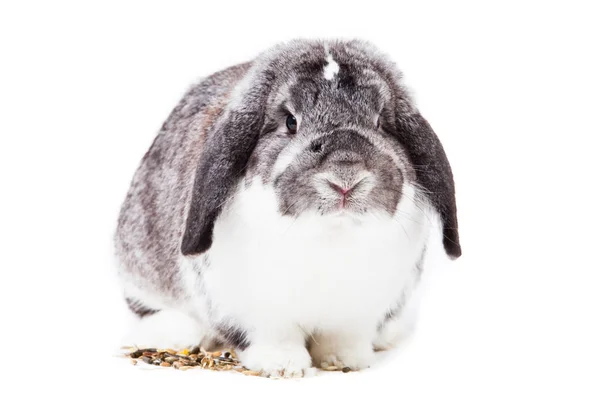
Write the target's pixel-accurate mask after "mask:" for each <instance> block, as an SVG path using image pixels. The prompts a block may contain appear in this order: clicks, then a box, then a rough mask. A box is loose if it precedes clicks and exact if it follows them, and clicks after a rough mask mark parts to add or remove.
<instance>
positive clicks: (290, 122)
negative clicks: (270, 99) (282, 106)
mask: <svg viewBox="0 0 600 400" xmlns="http://www.w3.org/2000/svg"><path fill="white" fill-rule="evenodd" d="M285 126H286V127H287V128H288V131H289V132H290V133H296V129H297V128H298V122H297V121H296V117H294V116H293V115H292V114H289V115H288V116H287V119H286V120H285Z"/></svg>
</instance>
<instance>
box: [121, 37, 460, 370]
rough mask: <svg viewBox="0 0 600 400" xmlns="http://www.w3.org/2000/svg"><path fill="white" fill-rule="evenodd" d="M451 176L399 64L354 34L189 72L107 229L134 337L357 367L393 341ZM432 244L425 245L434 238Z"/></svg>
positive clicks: (288, 363)
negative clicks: (195, 79)
mask: <svg viewBox="0 0 600 400" xmlns="http://www.w3.org/2000/svg"><path fill="white" fill-rule="evenodd" d="M456 212H457V211H456V201H455V189H454V178H453V175H452V170H451V167H450V164H449V162H448V159H447V157H446V154H445V152H444V149H443V147H442V145H441V143H440V141H439V139H438V137H437V136H436V134H435V133H434V131H433V130H432V128H431V127H430V125H429V124H428V122H427V121H426V120H425V119H424V118H423V117H422V116H421V114H420V113H419V111H418V110H417V108H416V107H415V105H414V102H413V101H412V100H411V98H410V96H409V94H408V92H407V89H406V88H405V87H404V86H403V83H402V75H401V72H400V71H399V70H398V69H397V67H396V66H395V64H394V63H393V62H392V61H391V60H390V59H389V58H388V57H387V56H386V55H384V54H383V53H381V52H380V51H379V50H378V49H377V48H376V47H375V46H374V45H372V44H370V43H369V42H365V41H360V40H307V39H303V40H294V41H290V42H287V43H283V44H279V45H277V46H275V47H273V48H271V49H269V50H267V51H265V52H264V53H262V54H260V55H259V56H258V57H256V58H255V59H254V60H252V61H251V62H247V63H243V64H239V65H236V66H233V67H230V68H227V69H225V70H222V71H220V72H217V73H215V74H213V75H211V76H209V77H207V78H205V79H203V80H201V81H200V82H199V83H197V84H196V85H195V86H193V87H192V88H191V89H190V90H189V91H188V92H187V93H186V94H185V95H184V97H183V99H182V100H181V101H180V103H179V104H178V105H177V106H176V108H175V109H174V110H173V111H172V113H171V114H170V116H169V117H168V119H167V120H166V122H165V123H164V125H163V126H162V129H161V130H160V132H159V133H158V135H157V136H156V138H155V140H154V142H153V143H152V145H151V147H150V149H149V150H148V152H147V153H146V154H145V155H144V157H143V159H142V161H141V165H140V166H139V168H138V170H137V172H136V173H135V175H134V178H133V180H132V183H131V187H130V189H129V192H128V193H127V196H126V199H125V201H124V203H123V205H122V208H121V211H120V215H119V219H118V226H117V232H116V235H115V244H116V254H117V258H118V272H119V277H120V281H121V282H122V285H123V291H124V295H125V298H126V301H127V304H128V306H129V308H130V309H131V311H132V312H133V313H135V314H136V315H137V316H138V318H139V323H138V325H137V327H136V329H135V330H134V333H133V334H132V336H131V341H132V342H134V343H135V344H137V345H141V344H144V345H147V346H150V347H187V346H192V345H197V344H203V345H205V346H209V345H210V344H213V345H226V346H231V347H233V348H235V350H236V352H237V354H238V357H239V359H240V361H241V363H242V364H243V365H244V366H245V367H247V368H249V369H252V370H256V371H261V372H262V374H263V375H264V376H285V377H300V376H305V375H310V374H312V373H314V371H315V367H331V366H335V367H342V366H343V367H348V368H351V369H352V370H360V369H364V368H367V367H369V366H370V365H371V364H372V362H373V358H374V349H385V348H389V347H392V346H394V345H395V344H396V342H397V340H398V339H399V338H402V337H405V336H406V334H408V333H409V331H410V330H411V329H412V326H414V320H415V315H416V314H417V309H418V306H417V303H416V299H417V297H418V296H417V292H418V290H419V287H420V286H419V280H420V276H421V274H422V271H423V269H424V268H425V267H426V264H427V254H429V252H430V251H432V250H433V247H434V246H437V247H438V248H439V249H440V251H442V252H445V254H446V255H447V256H448V257H449V258H450V259H456V258H458V257H459V256H460V255H461V246H460V243H459V235H458V222H457V215H456ZM432 238H433V239H432Z"/></svg>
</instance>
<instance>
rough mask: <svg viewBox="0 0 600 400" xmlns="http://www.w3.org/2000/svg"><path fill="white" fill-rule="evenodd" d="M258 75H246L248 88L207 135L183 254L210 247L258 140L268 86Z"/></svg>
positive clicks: (235, 99) (192, 199)
mask: <svg viewBox="0 0 600 400" xmlns="http://www.w3.org/2000/svg"><path fill="white" fill-rule="evenodd" d="M248 75H254V74H250V73H249V74H248ZM260 75H263V74H256V75H254V76H247V77H246V79H244V81H242V82H241V83H240V86H243V85H244V84H245V83H246V81H248V80H249V79H250V78H252V81H251V82H252V86H251V87H250V88H249V89H247V90H246V91H245V93H242V94H238V95H237V96H236V97H238V98H234V99H233V100H232V101H231V102H230V104H229V105H228V107H227V109H226V110H225V111H224V112H223V115H222V116H221V117H220V118H219V119H218V120H217V121H216V123H215V124H214V125H213V127H212V128H211V129H210V130H209V132H208V134H207V138H206V142H205V143H204V149H203V151H202V155H201V156H200V160H199V162H198V166H197V169H196V178H195V181H194V187H193V189H192V195H191V203H190V206H189V212H188V216H187V220H186V225H185V232H184V235H183V240H182V243H181V252H182V253H183V254H184V255H197V254H201V253H203V252H205V251H207V250H208V249H209V248H210V246H211V245H212V240H213V238H212V236H213V228H214V225H215V221H216V219H217V217H218V216H219V214H220V212H221V209H222V208H223V206H224V204H225V203H226V202H227V199H228V198H229V197H230V196H231V194H232V192H233V190H234V189H235V186H236V185H237V183H238V182H239V180H240V178H241V177H242V176H243V175H244V169H245V167H246V164H247V162H248V159H249V158H250V155H251V153H252V151H253V150H254V147H255V146H256V143H257V141H258V137H259V133H260V129H261V127H262V124H263V120H264V108H265V103H266V101H267V96H268V93H269V87H270V85H269V80H268V79H266V77H265V76H260Z"/></svg>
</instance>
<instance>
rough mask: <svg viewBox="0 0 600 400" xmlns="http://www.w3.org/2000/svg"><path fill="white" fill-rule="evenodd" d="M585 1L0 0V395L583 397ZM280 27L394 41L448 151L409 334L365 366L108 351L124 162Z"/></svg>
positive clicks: (586, 312) (131, 162)
mask: <svg viewBox="0 0 600 400" xmlns="http://www.w3.org/2000/svg"><path fill="white" fill-rule="evenodd" d="M593 3H594V2H592V1H590V2H588V3H587V4H584V3H580V2H571V1H569V2H563V3H562V4H560V3H555V2H540V3H532V2H518V3H514V4H510V2H506V1H502V2H497V4H496V5H491V4H490V2H473V3H472V4H467V3H464V2H460V3H458V2H454V1H453V2H440V3H432V2H423V1H422V2H414V3H412V4H406V3H404V2H389V3H384V2H377V1H374V0H369V1H363V2H360V3H357V4H352V3H351V2H348V1H346V2H340V3H338V4H334V3H333V2H325V1H323V0H322V1H318V2H312V1H302V0H294V1H291V0H290V1H280V2H277V3H274V4H271V5H267V4H263V3H259V2H256V1H246V2H243V3H240V4H232V3H225V2H222V1H219V2H216V1H215V2H210V3H206V4H202V3H201V2H195V3H192V4H183V3H179V2H173V1H169V2H164V3H163V5H161V6H159V5H157V4H155V3H153V2H139V3H134V2H118V3H117V2H115V3H112V4H111V3H110V2H95V5H94V4H92V3H91V2H73V3H71V4H67V3H64V2H61V3H57V2H38V3H31V2H12V4H10V3H9V2H3V3H2V6H0V43H1V47H0V58H1V59H2V61H0V71H1V73H0V121H1V124H0V135H1V136H0V138H1V142H0V174H1V186H0V187H1V188H2V194H1V196H0V202H1V207H0V217H1V219H0V234H1V240H0V243H1V246H2V247H1V250H2V258H1V261H0V263H1V267H2V268H1V269H0V274H1V280H0V296H1V300H2V301H1V305H0V306H1V307H2V314H1V318H2V323H1V325H2V328H1V329H0V335H1V346H2V356H1V357H0V359H2V360H0V369H2V370H4V371H3V373H2V375H0V376H1V378H0V380H1V381H2V382H3V383H2V390H3V391H4V394H5V395H7V396H6V397H7V398H8V397H9V396H8V394H10V397H29V396H33V395H35V396H34V397H35V398H37V397H40V396H41V395H42V394H44V393H46V394H53V395H54V394H59V393H60V394H62V395H63V396H64V397H66V398H77V397H79V396H86V397H88V396H92V397H95V396H103V397H107V396H111V397H116V398H120V397H126V396H127V397H131V396H134V395H138V396H142V397H143V398H154V397H156V398H158V397H161V398H163V399H166V398H171V397H173V396H177V397H180V396H185V397H187V396H198V397H200V398H202V397H203V396H209V395H214V394H215V393H216V391H221V392H222V396H237V397H238V398H248V397H250V398H252V397H255V396H260V397H264V398H270V397H278V398H288V397H289V398H326V397H330V398H348V397H349V398H367V397H371V396H384V395H385V396H387V398H403V399H422V398H461V399H495V398H503V399H506V398H514V399H532V398H542V397H544V398H572V399H575V398H576V399H588V398H589V399H592V398H594V399H598V398H600V389H599V386H600V345H599V340H600V321H599V320H600V310H599V309H600V295H599V293H600V261H599V260H598V246H599V245H600V243H599V240H598V239H599V238H600V233H599V227H600V218H599V213H598V206H599V204H600V199H599V196H598V186H599V181H600V179H599V178H598V174H599V172H600V167H599V165H598V157H599V153H598V147H597V145H598V137H599V135H600V129H599V124H598V112H599V110H600V107H599V106H600V102H599V93H600V92H599V89H600V84H599V83H600V80H599V74H600V64H599V63H598V58H597V57H598V52H599V44H598V38H600V32H599V30H598V28H597V26H598V12H597V11H595V10H594V9H593V7H592V5H593ZM17 4H18V5H17ZM167 4H168V6H167ZM294 37H349V38H352V37H359V38H363V39H368V40H371V41H372V42H374V43H375V44H376V45H377V46H378V47H379V48H381V49H382V50H383V51H385V52H387V53H389V54H390V55H391V56H392V57H393V58H394V59H395V60H396V61H397V63H398V65H399V67H400V68H401V69H402V70H403V71H404V73H405V76H406V82H407V83H408V84H409V85H410V87H411V88H412V90H413V92H414V93H415V97H416V100H417V103H418V105H419V107H420V109H421V111H422V113H423V114H424V116H425V117H426V118H427V119H428V120H429V121H430V123H431V124H432V126H433V127H434V129H435V130H436V132H437V133H438V135H439V136H440V138H441V140H442V142H443V144H444V146H445V148H446V151H447V154H448V157H449V159H450V161H451V163H452V166H453V169H454V173H455V177H456V188H457V201H458V208H459V223H460V233H461V238H462V244H463V251H464V256H463V257H462V258H461V259H459V260H458V261H457V262H454V263H449V264H448V265H445V266H444V267H443V268H440V272H441V273H440V274H438V275H437V278H438V279H435V280H434V281H433V283H432V284H431V287H430V290H429V292H428V294H427V297H426V299H425V302H424V304H423V310H422V321H421V325H420V326H419V329H418V331H417V333H416V335H415V336H414V337H413V339H412V340H410V342H408V343H406V345H404V346H403V347H402V348H401V349H399V350H397V351H394V352H391V353H388V354H384V355H382V357H383V358H384V359H385V361H382V362H380V363H378V364H377V365H375V366H374V367H373V368H371V369H369V370H368V371H365V372H361V373H352V374H336V373H329V374H327V375H325V376H319V377H316V378H311V379H304V380H299V381H273V380H268V379H260V378H251V377H244V376H242V375H236V374H227V373H210V372H203V371H187V372H180V371H174V370H173V371H169V370H160V371H143V370H141V369H139V368H134V367H132V366H131V365H129V364H128V363H127V361H126V360H122V359H119V358H115V357H113V356H112V355H113V354H114V352H115V349H116V348H117V345H118V344H119V340H120V338H121V335H122V334H123V333H124V329H125V327H126V322H127V316H128V315H127V312H126V309H125V307H124V304H123V300H122V298H121V297H120V293H119V290H118V287H117V285H116V283H115V281H114V259H113V255H112V254H113V253H112V234H113V231H114V228H115V225H116V217H117V213H118V209H119V206H120V203H121V201H122V200H123V198H124V195H125V193H126V190H127V188H128V185H129V181H130V179H131V177H132V174H133V172H134V170H135V168H136V167H137V164H138V162H139V160H140V159H141V157H142V155H143V154H144V152H145V151H146V150H147V148H148V146H149V145H150V143H151V142H152V139H153V137H154V135H155V134H156V132H157V131H158V129H159V128H160V126H161V124H162V122H163V120H164V119H165V118H166V117H167V115H168V113H169V112H170V111H171V109H172V108H173V107H174V105H175V104H176V102H177V101H178V100H179V98H180V96H181V95H182V94H183V92H184V91H185V90H186V89H187V87H188V86H189V85H190V84H191V83H192V82H194V81H195V80H196V79H197V78H199V77H201V76H204V75H207V74H210V73H212V72H214V71H216V70H219V69H221V68H224V67H226V66H229V65H232V64H235V63H239V62H243V61H246V60H249V59H251V58H252V57H254V56H255V55H256V54H257V53H258V52H259V51H261V50H264V49H266V48H268V47H269V46H271V45H272V44H274V43H276V42H279V41H283V40H287V39H290V38H294ZM365 295H368V294H365ZM88 351H90V353H91V354H90V355H88V356H83V355H81V356H80V355H77V354H78V353H87V352H88ZM186 392H187V394H185V393H186ZM5 395H2V397H5ZM223 398H226V397H223Z"/></svg>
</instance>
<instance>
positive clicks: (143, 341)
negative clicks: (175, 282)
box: [124, 309, 206, 349]
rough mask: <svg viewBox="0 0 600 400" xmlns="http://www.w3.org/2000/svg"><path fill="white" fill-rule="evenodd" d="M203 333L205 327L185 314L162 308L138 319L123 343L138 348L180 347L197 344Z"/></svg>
mask: <svg viewBox="0 0 600 400" xmlns="http://www.w3.org/2000/svg"><path fill="white" fill-rule="evenodd" d="M205 334H206V329H204V328H203V327H202V326H201V325H200V324H199V323H198V321H196V320H195V319H193V318H191V317H190V316H188V315H187V314H185V313H183V312H181V311H178V310H170V309H163V310H161V311H160V312H158V313H156V314H152V315H147V316H145V317H144V318H141V319H138V320H137V321H136V323H135V324H134V326H133V327H132V328H131V330H130V332H129V333H128V334H127V336H126V337H125V339H124V343H126V344H128V345H135V346H137V347H139V348H147V347H157V348H164V349H182V348H186V347H191V346H195V345H197V344H199V343H200V342H201V341H202V339H203V337H204V335H205Z"/></svg>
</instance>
